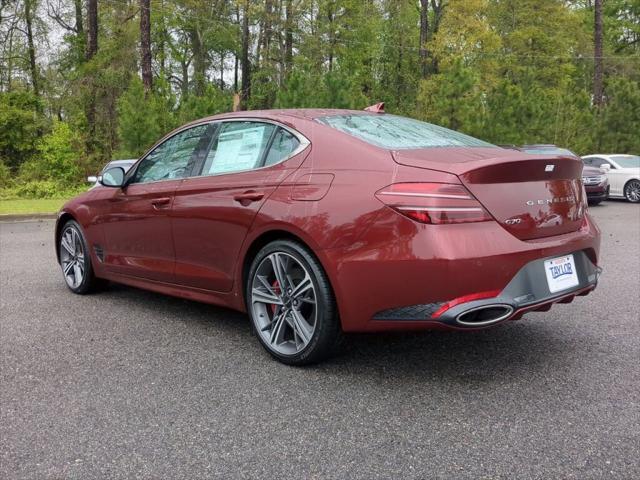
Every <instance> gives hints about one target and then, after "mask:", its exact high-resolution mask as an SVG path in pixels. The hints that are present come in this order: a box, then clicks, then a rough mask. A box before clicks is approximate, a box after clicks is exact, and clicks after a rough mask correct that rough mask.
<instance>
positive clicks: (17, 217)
mask: <svg viewBox="0 0 640 480" xmlns="http://www.w3.org/2000/svg"><path fill="white" fill-rule="evenodd" d="M57 217H58V214H57V213H24V214H13V213H9V214H3V215H0V222H28V221H41V220H52V219H55V218H57Z"/></svg>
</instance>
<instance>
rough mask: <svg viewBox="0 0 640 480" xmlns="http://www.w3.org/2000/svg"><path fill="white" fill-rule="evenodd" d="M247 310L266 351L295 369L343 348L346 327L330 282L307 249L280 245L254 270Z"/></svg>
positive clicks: (261, 254) (258, 258)
mask: <svg viewBox="0 0 640 480" xmlns="http://www.w3.org/2000/svg"><path fill="white" fill-rule="evenodd" d="M245 298H246V301H247V310H248V311H249V315H250V316H251V320H252V322H251V323H252V325H253V328H254V330H255V333H256V335H257V337H258V339H259V340H260V343H261V344H262V346H263V347H264V348H265V349H266V350H267V351H268V352H269V353H270V354H271V355H273V356H274V357H275V358H276V359H278V360H280V361H281V362H283V363H286V364H289V365H306V364H310V363H315V362H318V361H320V360H322V359H324V358H326V357H327V356H329V355H330V354H331V353H332V352H333V350H334V348H335V346H336V345H337V343H338V339H339V336H340V334H341V331H340V323H339V320H338V315H337V309H336V303H335V299H334V296H333V292H332V290H331V286H330V284H329V280H328V278H327V276H326V274H325V272H324V270H323V269H322V266H321V265H320V263H319V262H318V260H317V259H316V258H315V257H314V255H313V254H312V253H311V252H310V251H309V250H308V249H307V248H306V247H304V246H303V245H301V244H299V243H297V242H293V241H290V240H277V241H275V242H272V243H270V244H268V245H267V246H265V247H264V248H263V249H262V250H260V252H259V253H258V255H256V257H255V259H254V260H253V262H252V264H251V268H250V270H249V275H248V278H247V285H246V296H245Z"/></svg>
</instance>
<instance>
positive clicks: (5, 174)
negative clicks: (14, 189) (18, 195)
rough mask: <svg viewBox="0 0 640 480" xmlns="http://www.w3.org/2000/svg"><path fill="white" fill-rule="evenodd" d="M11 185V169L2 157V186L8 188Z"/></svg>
mask: <svg viewBox="0 0 640 480" xmlns="http://www.w3.org/2000/svg"><path fill="white" fill-rule="evenodd" d="M10 185H11V170H10V169H9V167H8V166H7V165H6V164H5V163H4V160H2V159H1V158H0V188H7V187H9V186H10Z"/></svg>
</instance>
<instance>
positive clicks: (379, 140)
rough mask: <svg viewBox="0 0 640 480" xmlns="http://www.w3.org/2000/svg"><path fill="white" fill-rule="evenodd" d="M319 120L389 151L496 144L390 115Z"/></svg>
mask: <svg viewBox="0 0 640 480" xmlns="http://www.w3.org/2000/svg"><path fill="white" fill-rule="evenodd" d="M317 121H318V122H320V123H323V124H325V125H328V126H330V127H332V128H335V129H336V130H340V131H341V132H344V133H347V134H349V135H353V136H354V137H357V138H359V139H360V140H364V141H365V142H367V143H370V144H371V145H375V146H377V147H382V148H385V149H388V150H401V149H412V148H432V147H494V146H495V145H492V144H490V143H487V142H484V141H482V140H478V139H477V138H474V137H470V136H469V135H465V134H464V133H459V132H455V131H453V130H449V129H448V128H444V127H440V126H438V125H432V124H431V123H426V122H421V121H419V120H413V119H411V118H406V117H399V116H396V115H389V114H382V115H380V114H349V115H332V116H327V117H320V118H318V119H317Z"/></svg>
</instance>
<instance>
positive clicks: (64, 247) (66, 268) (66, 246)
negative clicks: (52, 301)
mask: <svg viewBox="0 0 640 480" xmlns="http://www.w3.org/2000/svg"><path fill="white" fill-rule="evenodd" d="M58 251H59V253H60V267H61V268H62V275H63V277H64V281H65V282H66V284H67V287H69V290H71V291H72V292H73V293H77V294H80V295H82V294H85V293H89V292H90V291H92V290H94V289H96V288H97V287H98V285H99V283H100V281H99V279H97V278H96V277H95V275H94V274H93V268H92V265H91V255H89V248H88V246H87V241H86V240H85V238H84V234H83V233H82V229H81V228H80V225H78V223H77V222H76V221H74V220H69V221H68V222H67V223H65V225H64V227H62V233H61V234H60V238H59V239H58Z"/></svg>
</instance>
